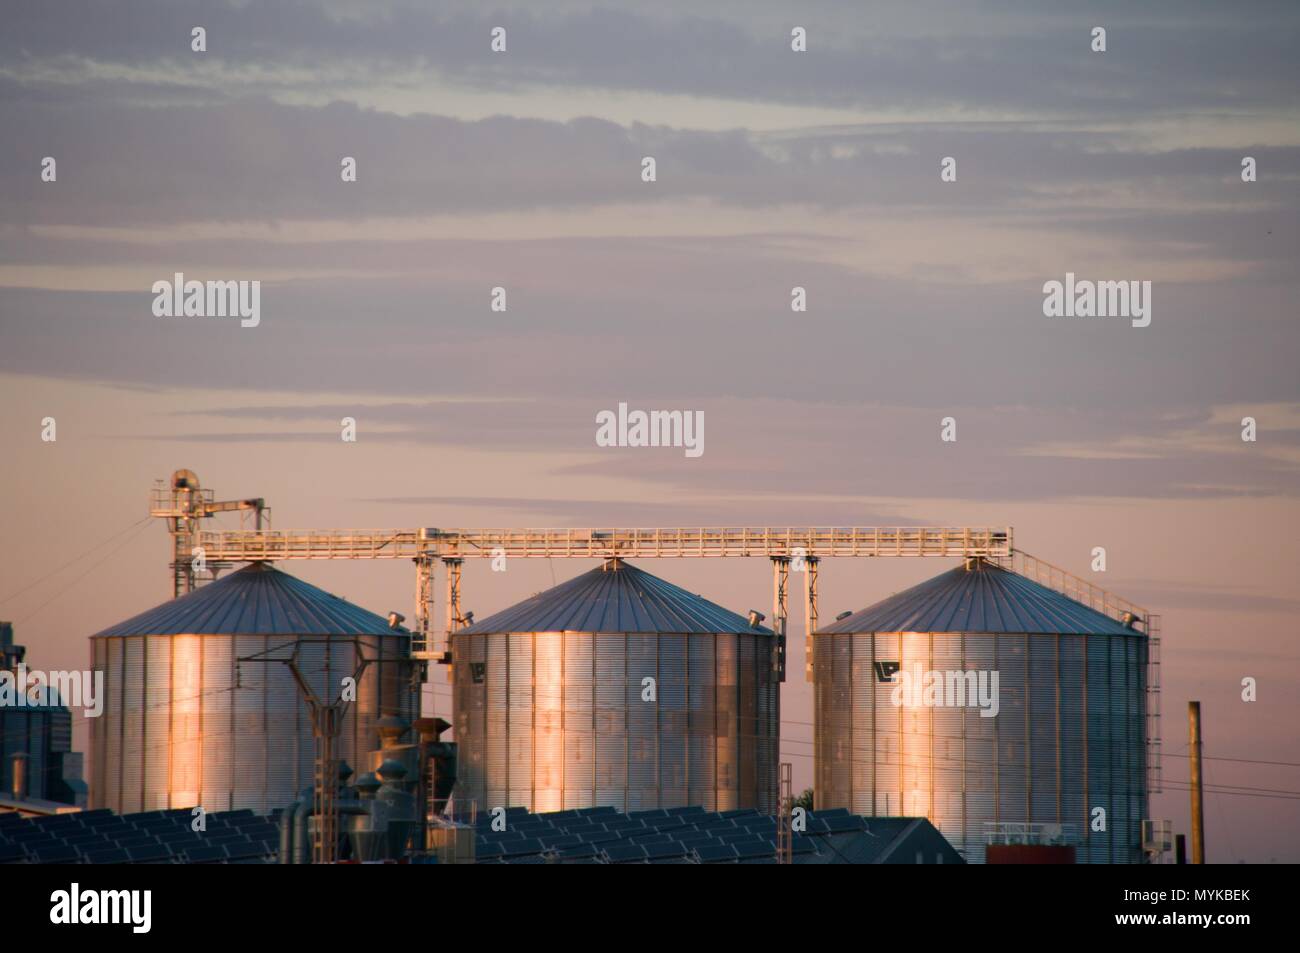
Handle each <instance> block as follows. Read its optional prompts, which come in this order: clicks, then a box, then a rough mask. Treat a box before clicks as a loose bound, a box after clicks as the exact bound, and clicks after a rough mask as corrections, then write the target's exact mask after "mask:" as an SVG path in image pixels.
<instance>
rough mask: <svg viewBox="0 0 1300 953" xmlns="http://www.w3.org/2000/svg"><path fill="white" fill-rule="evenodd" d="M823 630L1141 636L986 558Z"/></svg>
mask: <svg viewBox="0 0 1300 953" xmlns="http://www.w3.org/2000/svg"><path fill="white" fill-rule="evenodd" d="M817 631H818V634H823V633H825V634H836V633H847V632H994V633H997V632H1006V633H1027V634H1043V635H1050V634H1056V633H1060V634H1078V635H1130V636H1131V635H1134V634H1140V633H1137V632H1136V630H1134V629H1131V628H1129V627H1128V626H1126V625H1124V624H1123V623H1121V622H1117V621H1115V620H1114V619H1112V618H1110V616H1107V615H1105V614H1103V613H1101V612H1098V611H1097V610H1095V609H1092V608H1089V607H1088V606H1085V605H1084V604H1083V603H1081V602H1076V601H1075V600H1074V599H1071V598H1070V597H1069V596H1066V595H1063V594H1061V593H1059V592H1057V591H1055V590H1054V589H1048V588H1047V587H1046V586H1043V585H1040V584H1039V583H1037V582H1034V581H1033V580H1032V579H1030V578H1028V577H1026V576H1022V575H1020V574H1019V573H1015V572H1011V571H1009V570H1006V569H1002V568H1001V567H999V566H995V565H993V564H992V563H988V562H984V561H983V560H979V561H976V562H975V563H973V564H972V566H971V568H969V569H968V568H967V567H966V566H965V565H961V566H958V567H957V568H956V569H953V570H951V571H949V572H945V573H943V574H941V575H938V576H935V577H934V578H933V579H928V580H926V581H925V582H923V583H921V584H920V585H917V586H913V587H912V588H911V589H905V590H904V591H902V592H900V593H896V594H895V595H892V596H890V597H889V598H888V599H885V600H882V601H881V602H877V603H876V604H875V605H872V606H868V607H867V608H865V609H861V610H859V611H858V612H855V613H853V614H852V615H850V616H847V617H845V618H843V619H840V620H839V621H838V622H833V623H831V624H830V625H825V626H822V627H821V628H820V629H818V630H817Z"/></svg>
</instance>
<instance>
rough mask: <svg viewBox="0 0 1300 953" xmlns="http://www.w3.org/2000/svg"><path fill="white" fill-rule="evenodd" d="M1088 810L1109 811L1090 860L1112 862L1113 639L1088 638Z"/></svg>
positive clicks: (1092, 839) (1091, 841)
mask: <svg viewBox="0 0 1300 953" xmlns="http://www.w3.org/2000/svg"><path fill="white" fill-rule="evenodd" d="M1087 672H1088V805H1087V808H1088V813H1089V816H1091V814H1092V812H1093V811H1095V810H1096V809H1097V808H1099V807H1100V808H1102V809H1103V810H1104V811H1105V812H1106V830H1105V831H1104V832H1096V831H1091V830H1090V833H1089V836H1088V859H1089V860H1090V861H1091V862H1092V863H1100V864H1108V863H1111V862H1112V861H1111V841H1112V836H1113V834H1114V821H1115V812H1116V807H1117V805H1116V804H1115V801H1114V790H1113V788H1114V785H1113V782H1112V777H1113V772H1114V770H1115V760H1116V758H1115V752H1114V744H1113V741H1112V737H1111V735H1112V732H1113V730H1114V726H1113V725H1112V724H1111V720H1110V676H1111V671H1110V640H1109V639H1107V638H1100V637H1095V636H1090V637H1089V638H1088V657H1087Z"/></svg>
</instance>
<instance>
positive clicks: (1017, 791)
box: [990, 635, 1029, 824]
mask: <svg viewBox="0 0 1300 953" xmlns="http://www.w3.org/2000/svg"><path fill="white" fill-rule="evenodd" d="M1026 640H1027V636H1024V635H999V636H997V642H998V658H997V670H998V673H999V678H998V683H999V706H1000V707H999V710H998V717H997V718H994V719H990V720H992V721H996V722H997V730H998V820H999V821H1000V822H1002V823H1012V824H1017V823H1025V822H1027V821H1028V820H1029V803H1028V798H1029V778H1028V775H1027V772H1028V760H1027V755H1028V741H1029V737H1028V731H1029V722H1028V719H1027V717H1026V714H1027V711H1026V698H1025V693H1026V687H1027V686H1026V678H1027V677H1028V669H1027V659H1026Z"/></svg>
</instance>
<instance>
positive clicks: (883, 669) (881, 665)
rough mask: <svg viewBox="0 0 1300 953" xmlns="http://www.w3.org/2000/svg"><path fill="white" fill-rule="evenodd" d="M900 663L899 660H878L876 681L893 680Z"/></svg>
mask: <svg viewBox="0 0 1300 953" xmlns="http://www.w3.org/2000/svg"><path fill="white" fill-rule="evenodd" d="M898 669H899V665H898V663H897V662H877V663H876V681H878V682H892V681H893V680H894V675H895V674H897V672H898Z"/></svg>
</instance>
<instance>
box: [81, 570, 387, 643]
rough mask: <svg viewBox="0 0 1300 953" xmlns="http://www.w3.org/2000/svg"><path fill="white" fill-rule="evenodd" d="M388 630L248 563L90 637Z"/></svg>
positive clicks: (380, 620) (346, 605) (380, 621)
mask: <svg viewBox="0 0 1300 953" xmlns="http://www.w3.org/2000/svg"><path fill="white" fill-rule="evenodd" d="M401 631H402V634H406V633H405V630H401ZM393 633H394V630H393V629H390V628H389V627H388V620H387V619H385V618H384V617H382V616H378V615H375V614H374V613H373V612H367V611H366V610H365V609H362V608H360V607H358V606H354V605H353V604H352V603H350V602H348V601H347V600H345V599H340V598H339V597H338V596H335V595H331V594H330V593H328V592H326V591H325V590H324V589H317V588H316V587H315V586H313V585H311V584H310V583H306V582H303V581H302V580H301V579H296V578H295V577H293V576H291V575H289V574H288V573H286V572H281V571H280V570H278V569H274V568H272V567H271V566H269V565H267V564H266V563H251V564H249V565H248V566H245V567H244V568H243V569H241V570H239V571H238V572H234V573H231V574H230V575H229V576H226V577H225V578H224V579H219V580H217V581H216V582H214V583H211V584H210V585H207V586H204V587H203V588H201V589H196V590H195V591H194V592H191V593H187V594H186V595H183V596H181V597H180V598H179V599H173V600H172V601H171V602H164V603H163V604H162V605H160V606H156V607H155V608H153V609H150V610H149V611H147V612H142V613H140V614H139V615H138V616H134V617H132V618H130V619H127V620H126V621H125V622H119V623H118V624H117V625H110V626H109V627H108V628H107V629H105V630H104V631H102V632H97V633H95V635H96V636H104V635H188V634H198V635H392V634H393Z"/></svg>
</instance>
